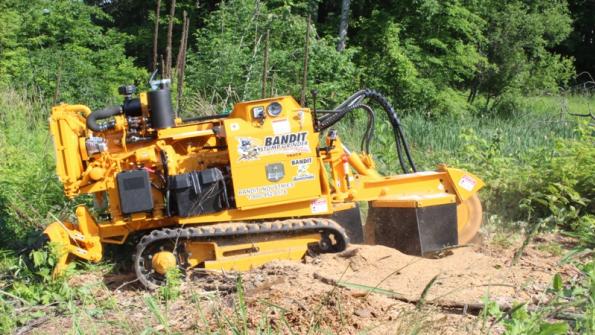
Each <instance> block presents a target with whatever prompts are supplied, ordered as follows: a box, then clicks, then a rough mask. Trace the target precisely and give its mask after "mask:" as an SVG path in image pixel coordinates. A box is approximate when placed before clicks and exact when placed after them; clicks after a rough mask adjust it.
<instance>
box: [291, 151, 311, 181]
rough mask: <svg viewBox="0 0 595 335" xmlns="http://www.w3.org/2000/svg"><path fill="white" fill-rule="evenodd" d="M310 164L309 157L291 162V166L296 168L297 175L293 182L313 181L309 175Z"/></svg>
mask: <svg viewBox="0 0 595 335" xmlns="http://www.w3.org/2000/svg"><path fill="white" fill-rule="evenodd" d="M311 163H312V158H311V157H308V158H301V159H294V160H292V161H291V165H294V166H297V174H296V176H295V177H293V181H301V180H311V179H314V175H313V174H311V173H310V164H311Z"/></svg>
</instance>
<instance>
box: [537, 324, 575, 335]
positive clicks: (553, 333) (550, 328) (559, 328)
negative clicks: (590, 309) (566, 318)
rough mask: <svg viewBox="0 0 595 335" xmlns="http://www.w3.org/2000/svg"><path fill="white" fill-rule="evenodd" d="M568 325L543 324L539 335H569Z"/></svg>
mask: <svg viewBox="0 0 595 335" xmlns="http://www.w3.org/2000/svg"><path fill="white" fill-rule="evenodd" d="M568 330H569V328H568V324H567V323H565V322H558V323H543V324H542V325H541V327H539V333H538V334H539V335H557V334H567V333H568Z"/></svg>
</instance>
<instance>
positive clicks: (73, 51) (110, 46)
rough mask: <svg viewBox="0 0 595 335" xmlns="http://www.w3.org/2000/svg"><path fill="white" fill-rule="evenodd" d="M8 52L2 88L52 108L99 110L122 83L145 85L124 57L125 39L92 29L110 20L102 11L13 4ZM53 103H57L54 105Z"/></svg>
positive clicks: (1, 67) (73, 5) (0, 67)
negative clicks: (69, 105) (60, 104)
mask: <svg viewBox="0 0 595 335" xmlns="http://www.w3.org/2000/svg"><path fill="white" fill-rule="evenodd" d="M16 3H18V4H13V6H12V8H14V9H16V11H13V12H9V14H4V15H10V17H11V18H12V19H11V20H12V21H11V23H13V25H12V27H11V32H10V35H9V36H11V41H10V42H4V43H5V44H8V45H9V46H10V47H9V48H8V49H4V48H3V49H2V51H1V52H2V54H3V55H7V56H8V57H7V58H4V57H2V60H1V61H0V73H1V74H2V77H4V80H5V82H7V81H8V82H9V84H10V85H12V86H16V87H18V88H24V89H27V91H28V93H30V94H36V95H40V96H41V97H42V98H45V99H47V100H49V101H50V102H52V100H57V101H69V102H75V101H78V102H82V103H87V104H90V105H93V106H97V107H98V106H101V105H103V104H104V103H107V102H108V101H109V100H111V99H110V98H111V97H114V96H115V95H116V94H117V90H116V89H117V87H118V86H119V85H120V84H124V83H133V82H135V81H139V80H141V79H142V80H144V79H145V78H146V72H144V71H142V70H140V69H138V68H136V67H135V66H134V64H133V60H132V59H131V58H129V57H126V55H125V50H124V44H125V43H126V42H127V41H128V40H129V39H130V37H129V36H127V35H125V34H122V33H119V32H117V31H115V30H113V29H104V28H102V27H101V26H99V25H97V24H95V23H94V22H93V21H94V20H95V19H100V20H109V19H110V18H109V16H107V15H106V14H105V13H104V12H103V11H101V9H99V8H97V7H93V6H88V5H86V4H84V3H81V2H78V1H67V0H60V1H51V2H47V1H42V0H31V1H28V2H16ZM57 101H56V102H57Z"/></svg>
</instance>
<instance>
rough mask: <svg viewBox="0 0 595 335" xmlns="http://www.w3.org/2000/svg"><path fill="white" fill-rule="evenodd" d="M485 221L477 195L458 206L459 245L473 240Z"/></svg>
mask: <svg viewBox="0 0 595 335" xmlns="http://www.w3.org/2000/svg"><path fill="white" fill-rule="evenodd" d="M482 221H483V209H482V208H481V202H480V201H479V197H478V196H477V194H474V195H472V196H471V197H469V198H467V199H466V200H464V201H463V202H461V203H460V204H459V205H458V206H457V229H458V232H459V244H467V243H469V242H471V240H473V238H474V237H475V235H476V234H477V232H478V231H479V227H480V226H481V223H482Z"/></svg>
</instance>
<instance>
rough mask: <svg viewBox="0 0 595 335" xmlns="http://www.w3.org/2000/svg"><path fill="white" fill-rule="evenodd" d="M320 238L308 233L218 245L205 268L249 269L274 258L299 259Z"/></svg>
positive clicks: (206, 262) (318, 235) (205, 263)
mask: <svg viewBox="0 0 595 335" xmlns="http://www.w3.org/2000/svg"><path fill="white" fill-rule="evenodd" d="M319 240H320V234H308V235H302V236H294V237H285V238H283V239H279V240H274V241H264V242H255V243H244V244H236V245H228V246H216V247H215V250H214V251H215V259H214V260H206V261H204V268H205V269H211V270H235V271H248V270H251V269H253V268H255V267H257V266H260V265H263V264H265V263H268V262H271V261H274V260H281V259H285V260H293V261H297V260H300V259H302V258H303V257H304V255H305V254H306V252H307V251H308V245H309V244H312V243H317V242H318V241H319Z"/></svg>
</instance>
